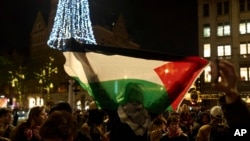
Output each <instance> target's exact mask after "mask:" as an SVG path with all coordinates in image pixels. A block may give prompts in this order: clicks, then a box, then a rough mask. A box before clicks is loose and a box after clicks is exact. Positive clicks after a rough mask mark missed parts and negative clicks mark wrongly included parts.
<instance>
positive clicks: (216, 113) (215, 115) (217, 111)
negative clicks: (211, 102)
mask: <svg viewBox="0 0 250 141" xmlns="http://www.w3.org/2000/svg"><path fill="white" fill-rule="evenodd" d="M210 115H211V119H215V120H222V119H223V115H224V114H223V111H222V109H221V107H220V106H214V107H212V108H211V110H210Z"/></svg>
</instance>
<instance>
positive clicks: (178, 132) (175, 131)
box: [167, 127, 183, 138]
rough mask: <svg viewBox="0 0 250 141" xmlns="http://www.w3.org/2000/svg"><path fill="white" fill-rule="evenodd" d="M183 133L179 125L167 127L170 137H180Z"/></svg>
mask: <svg viewBox="0 0 250 141" xmlns="http://www.w3.org/2000/svg"><path fill="white" fill-rule="evenodd" d="M182 133H183V132H182V130H181V128H180V127H177V129H174V128H169V127H167V135H168V136H169V138H174V137H178V136H180V135H181V134H182Z"/></svg>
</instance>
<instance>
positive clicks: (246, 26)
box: [239, 19, 250, 34]
mask: <svg viewBox="0 0 250 141" xmlns="http://www.w3.org/2000/svg"><path fill="white" fill-rule="evenodd" d="M239 29H240V34H249V33H250V20H249V19H248V20H240V25H239Z"/></svg>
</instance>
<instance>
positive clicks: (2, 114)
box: [0, 60, 250, 141]
mask: <svg viewBox="0 0 250 141" xmlns="http://www.w3.org/2000/svg"><path fill="white" fill-rule="evenodd" d="M219 73H220V76H221V81H220V82H217V83H213V87H214V89H216V90H218V91H221V92H224V93H225V94H224V96H222V97H221V98H220V99H219V103H220V104H219V105H216V106H214V107H212V108H210V109H204V110H202V111H199V112H197V113H195V114H194V113H191V112H190V110H189V108H188V105H186V104H183V105H181V107H180V110H178V111H166V112H164V113H161V114H157V115H156V114H152V113H149V112H148V111H147V110H146V109H144V108H143V105H142V101H143V98H141V99H140V98H139V99H133V98H131V97H129V96H128V97H127V102H126V103H124V104H123V105H120V106H119V107H118V109H117V111H108V110H105V109H99V108H98V107H96V105H95V102H92V103H91V104H90V109H89V110H88V111H85V112H83V111H81V110H76V111H74V110H73V109H72V108H71V106H70V105H69V103H67V102H64V101H59V102H56V103H55V104H54V105H53V106H52V107H51V108H50V109H47V108H46V107H44V106H36V107H33V108H32V109H31V110H30V112H29V114H28V118H27V120H25V121H23V122H21V123H18V124H16V125H13V122H12V116H11V114H12V111H11V110H9V109H7V108H1V109H0V141H1V140H3V141H128V140H136V141H212V140H213V141H216V140H217V138H220V139H219V140H225V141H226V140H229V139H230V140H239V141H242V140H248V141H249V140H250V138H249V135H250V112H249V109H248V107H247V105H246V103H245V102H244V101H242V99H241V97H240V95H239V93H238V91H237V79H238V77H237V73H236V71H235V69H234V66H233V64H231V63H230V62H228V61H226V60H220V61H219ZM215 129H223V130H224V129H225V131H227V132H224V133H227V135H226V134H225V135H224V133H223V132H220V131H219V130H215ZM237 129H245V130H244V131H248V132H249V133H248V132H244V133H245V134H244V135H243V134H240V135H239V136H237V135H238V134H235V131H236V130H237ZM221 131H222V130H221ZM222 138H223V139H222Z"/></svg>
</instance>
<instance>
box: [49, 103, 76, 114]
mask: <svg viewBox="0 0 250 141" xmlns="http://www.w3.org/2000/svg"><path fill="white" fill-rule="evenodd" d="M54 111H66V112H69V113H71V114H73V110H72V108H71V106H70V105H69V103H68V102H65V101H58V102H56V103H55V104H54V105H53V106H52V107H51V109H50V111H49V113H48V115H50V114H52V113H53V112H54Z"/></svg>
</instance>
